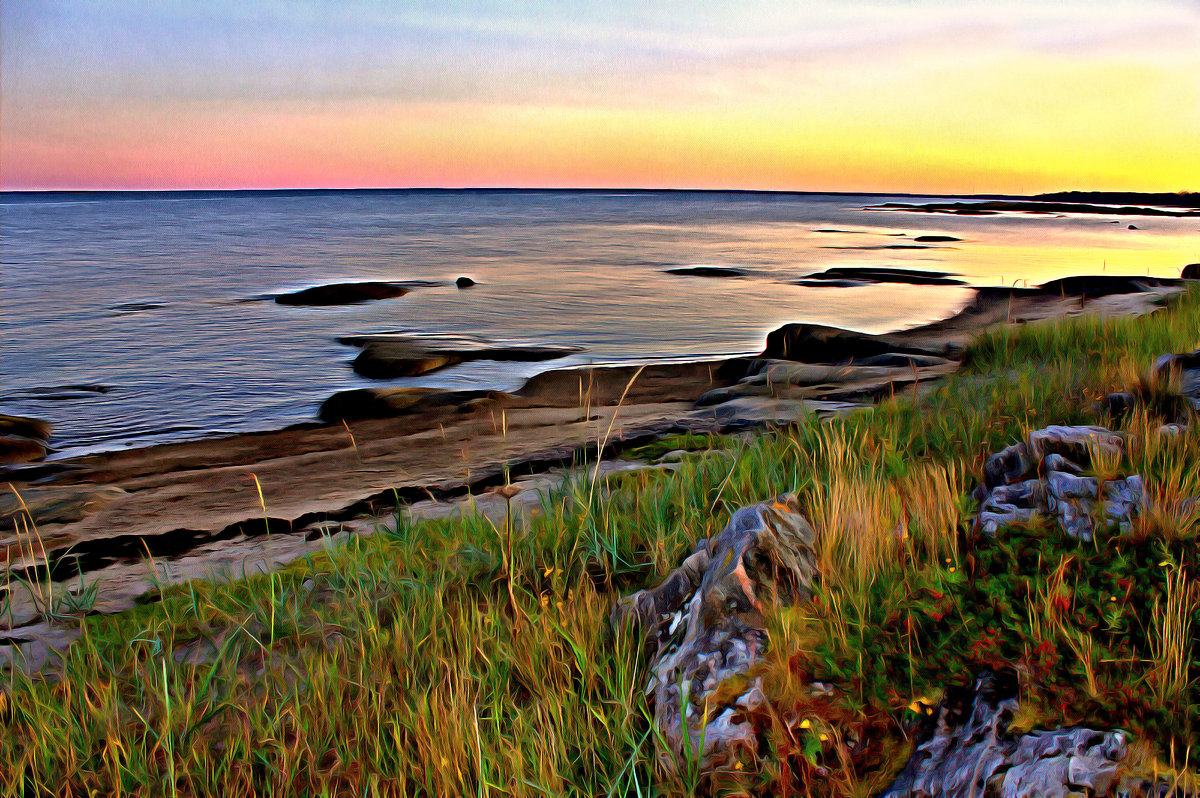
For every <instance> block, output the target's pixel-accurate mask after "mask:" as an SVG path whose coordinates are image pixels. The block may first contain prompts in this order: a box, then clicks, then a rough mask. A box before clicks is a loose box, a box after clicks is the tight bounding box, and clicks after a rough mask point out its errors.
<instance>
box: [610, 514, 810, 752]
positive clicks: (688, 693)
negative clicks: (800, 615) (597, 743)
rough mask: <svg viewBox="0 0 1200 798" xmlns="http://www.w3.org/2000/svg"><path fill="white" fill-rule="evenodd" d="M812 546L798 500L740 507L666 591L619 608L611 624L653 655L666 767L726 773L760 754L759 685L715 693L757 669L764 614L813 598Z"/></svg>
mask: <svg viewBox="0 0 1200 798" xmlns="http://www.w3.org/2000/svg"><path fill="white" fill-rule="evenodd" d="M815 539H816V534H815V533H814V532H813V529H812V527H811V526H810V525H809V523H808V521H807V520H806V519H805V518H804V516H803V515H801V514H800V510H799V505H798V504H797V501H796V498H795V497H794V496H790V495H788V496H779V497H777V498H775V499H773V500H770V501H765V502H762V503H760V504H756V505H753V506H751V507H745V508H742V509H741V510H738V511H737V512H736V513H734V514H733V517H732V518H730V519H729V524H728V525H727V526H726V527H725V528H724V529H723V530H722V531H721V532H720V534H718V535H716V536H715V537H713V538H711V539H709V540H706V541H701V542H700V543H699V544H698V545H697V547H696V549H695V551H694V552H693V553H692V554H691V555H690V556H689V557H687V559H685V560H684V561H683V564H682V565H681V566H680V567H679V568H677V569H676V570H675V571H673V572H672V573H671V574H670V575H668V576H667V578H666V579H665V580H664V581H663V582H662V584H660V585H659V586H658V587H656V588H654V589H651V590H643V591H640V592H638V593H635V594H633V595H632V596H629V597H627V598H625V599H622V600H621V601H620V602H619V603H618V604H617V606H616V607H615V608H614V610H613V623H614V625H616V626H619V627H622V626H636V627H638V628H640V629H641V630H642V632H643V634H644V635H645V636H646V639H647V643H648V645H649V647H650V652H651V656H652V662H651V666H650V683H649V685H648V687H647V693H648V694H649V695H650V696H651V700H652V703H653V705H654V723H655V726H656V727H657V728H658V731H659V732H661V734H662V737H663V739H664V740H665V741H666V743H667V746H666V750H665V751H664V753H663V755H662V763H663V765H664V766H665V767H667V768H668V769H671V770H674V769H676V768H677V767H679V765H680V764H681V763H682V762H685V761H689V760H690V761H697V760H699V761H700V763H701V766H702V767H705V768H714V767H721V766H722V765H724V764H726V763H729V762H731V761H733V760H734V759H735V758H737V757H738V755H739V754H749V755H753V753H754V752H755V751H756V750H757V748H758V740H757V737H756V734H755V731H754V728H753V726H752V725H751V723H750V722H749V721H748V720H747V718H746V713H747V712H749V711H751V710H754V709H756V708H758V707H760V706H761V705H763V704H764V703H765V700H766V699H765V696H764V695H763V692H762V688H761V683H760V682H761V680H760V679H757V678H755V679H751V680H749V681H748V682H747V683H745V684H742V685H740V686H739V688H738V689H737V690H736V691H733V692H734V693H735V694H734V695H732V696H731V697H728V698H725V699H723V700H720V701H718V700H717V698H716V696H715V693H716V692H717V690H718V688H719V687H720V686H721V685H722V684H724V683H726V682H727V681H728V680H730V679H732V678H737V677H743V676H744V675H745V674H746V673H747V672H749V670H750V668H751V666H752V665H754V663H755V662H757V661H758V659H759V656H760V655H761V653H762V651H763V647H764V646H765V645H766V630H765V627H764V620H763V610H764V608H765V607H766V606H768V605H770V604H774V603H783V604H794V603H797V602H800V601H803V600H807V599H808V598H809V597H810V596H811V588H810V585H811V583H812V580H813V578H814V577H815V575H816V573H817V558H816V551H815V548H814V546H815V542H816V540H815Z"/></svg>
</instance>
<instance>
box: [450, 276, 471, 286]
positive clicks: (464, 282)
mask: <svg viewBox="0 0 1200 798" xmlns="http://www.w3.org/2000/svg"><path fill="white" fill-rule="evenodd" d="M454 284H455V285H457V286H458V287H459V288H470V287H471V286H473V285H475V281H474V280H472V279H471V278H470V277H459V278H458V279H457V280H455V281H454Z"/></svg>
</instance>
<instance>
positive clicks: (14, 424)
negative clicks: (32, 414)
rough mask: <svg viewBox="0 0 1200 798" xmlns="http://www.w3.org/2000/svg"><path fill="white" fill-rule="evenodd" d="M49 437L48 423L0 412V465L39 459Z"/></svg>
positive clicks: (42, 454)
mask: <svg viewBox="0 0 1200 798" xmlns="http://www.w3.org/2000/svg"><path fill="white" fill-rule="evenodd" d="M49 437H50V424H48V423H47V422H45V421H42V420H41V419H39V418H27V417H25V416H8V415H2V414H0V465H14V464H17V463H28V462H30V461H33V460H41V459H42V458H43V457H45V456H46V452H47V448H46V440H47V439H48V438H49Z"/></svg>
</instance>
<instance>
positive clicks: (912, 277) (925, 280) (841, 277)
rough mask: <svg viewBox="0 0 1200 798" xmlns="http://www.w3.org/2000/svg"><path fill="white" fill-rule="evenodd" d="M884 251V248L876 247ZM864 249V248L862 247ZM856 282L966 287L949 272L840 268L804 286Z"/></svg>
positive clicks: (813, 276) (810, 279) (810, 278)
mask: <svg viewBox="0 0 1200 798" xmlns="http://www.w3.org/2000/svg"><path fill="white" fill-rule="evenodd" d="M876 248H877V249H882V248H884V247H876ZM886 248H887V249H904V248H915V249H922V248H925V247H924V245H914V244H889V245H888V246H887V247H886ZM860 249H863V247H860ZM825 280H833V281H838V282H842V281H847V280H849V281H854V282H861V283H864V284H869V283H903V284H907V285H966V283H965V282H963V281H962V280H958V279H955V278H954V277H953V276H952V275H951V274H950V273H949V272H935V271H925V270H922V269H899V268H884V267H880V268H873V267H866V266H864V267H861V268H860V267H853V266H838V267H835V268H832V269H826V270H825V271H823V272H817V273H816V274H810V275H807V276H806V277H805V278H804V284H805V285H809V284H818V283H819V282H821V281H825Z"/></svg>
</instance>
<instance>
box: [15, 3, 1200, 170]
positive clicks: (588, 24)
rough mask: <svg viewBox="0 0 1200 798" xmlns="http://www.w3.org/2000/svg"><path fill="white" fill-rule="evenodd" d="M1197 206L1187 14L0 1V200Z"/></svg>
mask: <svg viewBox="0 0 1200 798" xmlns="http://www.w3.org/2000/svg"><path fill="white" fill-rule="evenodd" d="M424 186H444V187H465V186H522V187H601V188H603V187H629V188H634V187H637V188H726V189H765V190H775V189H778V190H799V191H883V192H888V191H891V192H914V193H1033V192H1039V191H1052V190H1060V189H1097V190H1140V191H1178V190H1200V0H1189V1H1188V2H1178V1H1173V2H1168V1H1165V0H1138V1H1137V2H1127V1H1126V0H1087V2H1075V1H1074V0H1056V1H1055V2H1049V0H1036V1H1030V2H1023V1H1022V2H1007V3H1006V2H998V1H993V2H988V3H977V2H971V0H958V2H933V1H932V0H893V1H891V2H883V1H879V2H854V1H853V0H834V1H833V2H772V1H769V0H739V1H738V2H719V3H718V2H705V1H704V0H690V1H688V2H675V1H674V0H658V1H657V2H646V1H645V0H607V1H605V2H594V0H587V1H586V2H549V0H547V2H541V3H523V2H519V1H518V0H505V1H503V2H501V1H500V0H497V1H496V2H454V1H453V0H440V1H439V2H429V3H419V2H412V3H400V2H392V3H384V2H378V3H373V2H359V1H356V0H342V1H341V2H314V3H309V2H302V1H301V0H287V2H265V1H263V2H258V1H256V0H240V2H225V1H224V0H205V1H204V2H200V1H199V0H195V1H193V2H172V0H153V1H152V2H151V1H149V0H146V1H143V0H67V1H65V2H42V1H41V0H0V187H3V188H4V189H8V190H15V189H174V188H292V187H332V188H351V187H424Z"/></svg>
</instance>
